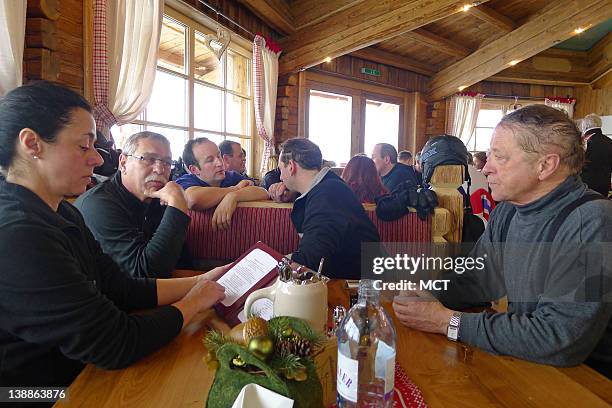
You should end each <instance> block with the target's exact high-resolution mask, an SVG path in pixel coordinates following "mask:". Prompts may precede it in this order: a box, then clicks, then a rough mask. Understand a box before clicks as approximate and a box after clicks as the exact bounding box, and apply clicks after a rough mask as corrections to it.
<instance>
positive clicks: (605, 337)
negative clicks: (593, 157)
mask: <svg viewBox="0 0 612 408" xmlns="http://www.w3.org/2000/svg"><path fill="white" fill-rule="evenodd" d="M583 161H584V150H583V148H582V145H581V140H580V133H579V131H578V130H577V129H576V126H575V125H574V123H573V122H572V121H571V120H570V119H569V118H568V117H567V115H566V114H565V113H564V112H561V111H559V110H556V109H554V108H551V107H547V106H545V105H530V106H527V107H524V108H522V109H519V110H517V111H514V112H512V113H510V114H508V115H506V116H504V118H503V119H502V120H501V122H500V123H499V124H498V125H497V127H496V128H495V131H494V133H493V138H492V139H491V145H490V152H489V160H488V161H487V163H486V164H485V166H484V168H483V173H484V174H485V175H486V176H487V179H488V182H489V185H490V188H491V191H492V195H493V198H494V199H495V200H496V201H500V204H499V205H498V206H497V207H496V208H495V210H494V211H493V212H492V214H491V218H490V220H489V223H488V225H487V227H486V230H485V232H484V234H483V235H482V236H481V238H480V239H479V241H478V242H477V243H476V246H475V247H474V249H473V251H472V252H471V254H470V255H471V257H472V258H476V257H479V256H484V257H486V260H485V267H484V269H483V270H482V271H481V272H477V271H474V270H472V271H470V272H465V273H464V274H463V275H458V274H457V275H456V274H454V273H451V276H454V280H451V285H450V289H449V290H448V291H446V292H439V293H437V294H436V296H437V297H438V298H439V299H440V300H442V302H443V303H445V304H447V305H448V306H449V308H447V307H446V306H445V305H444V304H443V303H440V302H438V301H435V300H432V299H430V300H432V301H428V302H424V301H414V300H419V299H418V298H419V297H423V296H426V294H424V293H421V292H408V293H403V295H408V296H401V297H397V298H396V299H395V300H394V303H393V308H394V310H395V313H396V315H397V317H398V318H399V320H400V321H401V322H402V323H403V324H405V325H406V326H408V327H411V328H414V329H418V330H423V331H428V332H433V333H440V334H444V335H447V336H448V338H449V339H450V340H454V341H460V342H462V343H465V344H469V345H472V346H476V347H479V348H481V349H483V350H485V351H488V352H491V353H494V354H502V355H510V356H514V357H518V358H521V359H525V360H530V361H534V362H538V363H543V364H551V365H555V366H573V365H577V364H580V363H582V362H585V361H586V363H587V364H589V365H591V366H592V367H593V368H595V369H597V370H599V371H601V372H602V373H604V374H606V375H608V376H610V374H611V373H610V367H611V366H612V326H611V321H610V318H611V316H612V307H611V304H610V290H611V287H612V286H611V285H610V278H611V277H610V271H609V268H610V264H611V259H610V257H611V255H610V251H609V248H607V249H606V250H603V249H602V248H601V246H605V245H608V246H609V243H610V242H612V203H610V202H609V201H608V200H605V199H602V197H601V196H600V195H599V194H596V193H595V192H593V191H592V190H589V189H588V187H587V186H586V185H585V184H584V183H583V182H582V180H581V179H580V177H579V174H580V171H581V169H582V164H583ZM597 248H600V249H599V250H598V249H597ZM586 249H589V250H590V251H591V252H588V251H586ZM576 251H580V252H578V254H576V253H575V252H576ZM593 251H598V252H593ZM483 254H486V255H483ZM587 265H588V267H587ZM462 281H463V283H462ZM415 296H416V297H415ZM503 296H507V298H508V311H507V312H505V313H502V312H494V313H493V312H488V311H485V312H481V313H460V312H458V311H456V310H457V309H458V308H460V306H458V305H459V304H461V303H465V305H464V306H468V305H469V304H470V302H478V301H484V302H490V301H494V300H497V299H500V298H501V297H503ZM420 300H422V299H420ZM453 309H454V310H453Z"/></svg>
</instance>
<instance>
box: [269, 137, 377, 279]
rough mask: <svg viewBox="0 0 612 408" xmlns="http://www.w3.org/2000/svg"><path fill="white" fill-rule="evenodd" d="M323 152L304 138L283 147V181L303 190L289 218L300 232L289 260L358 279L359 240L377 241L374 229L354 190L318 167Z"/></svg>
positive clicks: (281, 166) (359, 263)
mask: <svg viewBox="0 0 612 408" xmlns="http://www.w3.org/2000/svg"><path fill="white" fill-rule="evenodd" d="M321 160H322V156H321V150H320V149H319V147H318V146H317V145H316V144H314V143H313V142H311V141H310V140H308V139H290V140H288V141H286V142H285V143H284V144H283V146H282V151H281V154H280V160H279V168H280V172H281V180H282V181H283V182H284V184H285V185H286V186H287V188H288V189H289V190H291V191H297V192H298V193H300V194H301V196H300V197H298V198H297V199H296V200H295V203H294V204H293V211H292V212H291V221H292V222H293V225H294V226H295V229H296V230H297V231H298V233H299V234H300V238H301V239H300V245H299V247H298V249H297V251H295V252H294V253H293V254H292V258H291V259H292V260H293V261H295V262H297V263H300V264H302V265H305V266H307V267H309V268H311V269H315V270H316V269H317V267H318V266H319V262H320V261H321V258H325V264H324V268H323V272H324V274H325V275H327V276H329V277H330V278H344V279H359V277H360V276H361V269H360V266H361V244H362V243H364V242H379V241H380V237H379V235H378V231H377V230H376V227H375V226H374V224H373V223H372V221H371V220H370V218H369V217H368V215H367V214H366V212H365V210H364V209H363V206H362V205H361V203H360V202H359V200H358V199H357V197H355V194H354V193H353V191H352V190H351V189H350V188H349V187H348V186H347V185H346V184H345V183H344V181H343V180H342V179H341V178H340V177H338V176H337V175H336V174H334V173H333V172H331V171H329V168H327V167H326V168H324V169H322V170H321Z"/></svg>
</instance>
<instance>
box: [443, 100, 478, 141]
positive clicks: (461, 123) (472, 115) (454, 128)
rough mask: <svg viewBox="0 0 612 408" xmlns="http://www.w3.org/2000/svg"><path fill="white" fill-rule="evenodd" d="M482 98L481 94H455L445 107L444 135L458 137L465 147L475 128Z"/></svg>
mask: <svg viewBox="0 0 612 408" xmlns="http://www.w3.org/2000/svg"><path fill="white" fill-rule="evenodd" d="M483 97H484V95H482V94H471V93H470V94H467V93H464V94H456V95H453V96H452V97H451V99H450V102H449V103H448V105H447V115H446V118H447V122H446V133H447V134H449V135H452V136H456V137H458V138H459V139H461V141H462V142H463V143H464V144H465V145H466V146H467V144H468V143H469V141H470V139H471V138H472V135H473V133H474V129H475V128H476V119H478V112H479V111H480V104H481V103H482V98H483Z"/></svg>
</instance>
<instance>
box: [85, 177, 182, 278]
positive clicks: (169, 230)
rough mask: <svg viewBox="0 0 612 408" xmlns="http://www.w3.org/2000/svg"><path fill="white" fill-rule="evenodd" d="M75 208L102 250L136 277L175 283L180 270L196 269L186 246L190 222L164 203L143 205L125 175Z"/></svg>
mask: <svg viewBox="0 0 612 408" xmlns="http://www.w3.org/2000/svg"><path fill="white" fill-rule="evenodd" d="M74 205H75V206H76V207H77V208H78V209H79V211H81V213H82V214H83V217H84V218H85V223H86V224H87V226H88V227H89V229H90V230H91V232H92V233H93V235H94V237H95V238H96V240H97V241H98V242H99V243H100V245H101V247H102V250H103V251H104V252H105V253H107V254H109V255H110V256H111V257H112V258H113V259H114V260H115V262H117V263H118V264H119V266H120V267H121V268H122V269H123V270H124V271H125V272H127V273H129V274H130V275H132V276H134V277H140V278H145V277H148V278H170V277H171V275H172V271H173V270H174V269H175V268H176V267H189V266H190V260H189V256H188V254H187V249H186V247H185V245H184V243H185V237H186V235H187V227H188V226H189V221H190V218H189V216H188V215H187V214H185V213H183V212H182V211H181V210H178V209H176V208H174V207H165V206H162V205H161V204H160V203H159V199H151V200H148V201H147V202H142V201H140V200H139V199H138V198H136V196H134V195H133V194H132V193H130V192H129V191H128V190H127V189H126V188H125V187H124V186H123V184H122V182H121V173H120V172H117V173H116V174H115V175H114V176H113V177H112V178H110V179H108V180H106V181H105V182H103V183H102V184H98V185H97V186H95V187H94V188H92V189H91V190H89V191H87V192H86V193H85V194H82V195H81V196H80V197H79V198H78V199H77V200H76V201H75V203H74Z"/></svg>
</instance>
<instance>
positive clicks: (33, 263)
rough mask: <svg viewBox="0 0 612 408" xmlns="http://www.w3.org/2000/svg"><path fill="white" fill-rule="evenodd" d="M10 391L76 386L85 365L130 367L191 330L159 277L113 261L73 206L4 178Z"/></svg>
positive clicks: (0, 365) (1, 302) (4, 337)
mask: <svg viewBox="0 0 612 408" xmlns="http://www.w3.org/2000/svg"><path fill="white" fill-rule="evenodd" d="M0 259H1V260H2V266H1V271H0V386H45V385H47V386H51V385H58V386H65V385H69V384H70V383H71V382H72V380H73V379H74V378H75V377H76V375H77V374H78V373H79V372H80V370H81V369H82V368H83V366H84V364H85V363H93V364H95V365H96V366H99V367H101V368H105V369H116V368H122V367H125V366H128V365H129V364H131V363H133V362H135V361H137V360H139V359H140V358H142V357H144V356H146V355H147V354H150V353H151V352H153V351H155V350H157V349H159V348H160V347H161V346H163V345H164V344H166V343H168V342H169V341H170V340H172V339H173V338H174V337H175V336H177V335H178V333H179V332H180V330H181V327H182V324H183V317H182V314H181V313H180V311H179V310H178V309H177V308H175V307H173V306H163V307H160V308H156V309H153V310H150V311H147V312H144V313H139V314H128V312H130V311H134V310H142V309H150V308H154V307H156V306H157V289H156V282H155V280H154V279H134V278H131V277H129V276H128V275H126V274H125V273H124V272H122V271H121V270H120V269H119V267H118V265H117V264H116V263H115V262H114V261H113V260H112V259H111V258H110V257H109V256H107V255H105V254H104V253H103V252H102V251H101V249H100V247H99V245H98V243H97V242H96V241H95V239H94V237H93V236H92V234H91V232H90V231H89V230H88V229H87V227H86V226H85V223H84V221H83V218H82V217H81V214H80V213H79V212H78V211H77V210H76V208H74V207H73V206H72V205H71V204H69V203H68V202H65V201H63V202H61V203H60V205H59V208H58V211H57V212H55V211H53V210H52V209H51V208H50V207H49V206H48V205H46V204H45V203H44V202H43V201H42V200H41V199H40V198H39V197H38V196H37V195H36V194H34V193H33V192H31V191H30V190H28V189H26V188H24V187H22V186H20V185H17V184H12V183H6V182H0Z"/></svg>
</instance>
